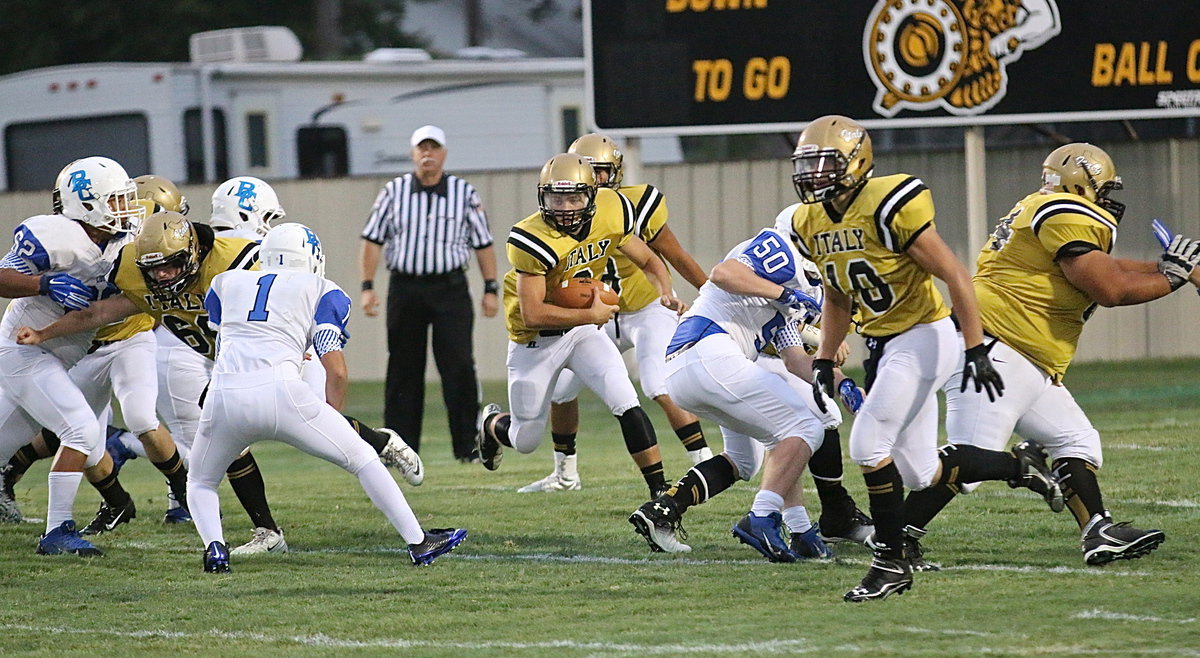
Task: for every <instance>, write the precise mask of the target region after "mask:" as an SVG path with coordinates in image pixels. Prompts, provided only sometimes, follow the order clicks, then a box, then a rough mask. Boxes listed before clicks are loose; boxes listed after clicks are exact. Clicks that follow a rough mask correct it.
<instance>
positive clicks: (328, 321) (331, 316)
mask: <svg viewBox="0 0 1200 658" xmlns="http://www.w3.org/2000/svg"><path fill="white" fill-rule="evenodd" d="M313 319H314V320H316V323H317V328H318V329H320V328H321V327H330V326H332V327H334V328H336V329H337V330H338V331H340V332H342V335H344V336H349V335H350V332H349V331H347V330H346V323H348V322H349V321H350V298H349V297H348V296H346V293H344V292H342V290H341V289H340V288H335V289H333V290H330V291H329V292H327V293H325V294H324V295H322V296H321V300H320V301H318V302H317V312H316V314H314V315H313Z"/></svg>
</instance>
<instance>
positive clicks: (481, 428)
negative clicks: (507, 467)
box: [475, 403, 504, 471]
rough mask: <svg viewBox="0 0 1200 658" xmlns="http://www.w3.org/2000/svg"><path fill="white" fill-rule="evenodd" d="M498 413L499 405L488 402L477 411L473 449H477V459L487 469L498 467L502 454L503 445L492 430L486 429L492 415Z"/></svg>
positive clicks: (492, 469)
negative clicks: (477, 417)
mask: <svg viewBox="0 0 1200 658" xmlns="http://www.w3.org/2000/svg"><path fill="white" fill-rule="evenodd" d="M499 414H500V405H498V404H494V403H493V404H489V405H487V406H486V407H484V408H483V409H481V410H480V411H479V420H478V422H477V423H476V425H477V427H476V428H475V449H476V450H477V451H479V461H480V462H481V463H482V464H483V467H484V468H486V469H487V470H489V471H494V470H496V469H497V468H500V459H501V458H502V457H503V456H504V446H503V445H502V444H501V443H500V440H499V439H497V438H496V436H495V435H494V434H493V433H492V432H488V431H487V426H488V423H490V422H491V421H492V417H493V416H497V415H499Z"/></svg>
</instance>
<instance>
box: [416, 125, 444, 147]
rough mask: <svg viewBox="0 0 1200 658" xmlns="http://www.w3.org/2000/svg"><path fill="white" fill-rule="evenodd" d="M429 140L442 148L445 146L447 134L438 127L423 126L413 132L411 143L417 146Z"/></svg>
mask: <svg viewBox="0 0 1200 658" xmlns="http://www.w3.org/2000/svg"><path fill="white" fill-rule="evenodd" d="M427 139H432V140H433V141H435V142H437V143H438V144H440V145H441V146H445V145H446V132H445V131H444V130H442V129H441V128H438V127H437V126H421V127H420V128H417V129H416V130H414V131H413V134H412V139H410V140H409V141H410V142H412V145H413V146H416V145H417V144H420V143H421V142H423V141H425V140H427Z"/></svg>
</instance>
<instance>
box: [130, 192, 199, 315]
mask: <svg viewBox="0 0 1200 658" xmlns="http://www.w3.org/2000/svg"><path fill="white" fill-rule="evenodd" d="M134 245H135V247H136V251H137V261H136V262H137V266H138V269H140V270H141V271H142V277H143V278H145V279H146V286H147V287H149V288H150V292H152V293H154V296H155V297H157V298H158V299H172V298H174V297H175V296H177V295H178V294H179V293H181V292H183V291H184V289H186V288H187V287H188V286H189V285H191V284H192V282H193V281H195V280H196V277H197V276H199V274H200V240H199V238H198V237H197V236H196V229H195V227H193V226H192V223H191V222H189V221H188V220H187V218H186V217H184V216H183V215H181V214H179V213H177V212H172V211H169V210H166V211H163V212H156V213H154V214H153V215H151V216H150V217H149V218H148V219H147V220H146V222H145V225H144V226H143V228H142V232H141V233H140V234H139V235H138V237H137V239H136V240H135V241H134Z"/></svg>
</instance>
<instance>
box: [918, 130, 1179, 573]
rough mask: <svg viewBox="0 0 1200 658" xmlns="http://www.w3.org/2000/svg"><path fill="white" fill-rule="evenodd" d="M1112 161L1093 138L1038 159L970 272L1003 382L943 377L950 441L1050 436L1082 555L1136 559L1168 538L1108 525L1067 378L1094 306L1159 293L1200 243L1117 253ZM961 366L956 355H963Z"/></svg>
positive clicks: (1091, 444) (1096, 441) (926, 508)
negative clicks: (1032, 183) (990, 384)
mask: <svg viewBox="0 0 1200 658" xmlns="http://www.w3.org/2000/svg"><path fill="white" fill-rule="evenodd" d="M1119 189H1121V177H1120V176H1118V175H1117V172H1116V168H1115V167H1114V166H1113V162H1112V159H1111V158H1110V157H1109V156H1108V154H1107V153H1105V152H1104V151H1103V150H1102V149H1100V148H1099V147H1097V146H1093V145H1091V144H1080V143H1076V144H1067V145H1065V146H1061V147H1059V148H1057V149H1055V150H1054V151H1052V152H1051V153H1050V155H1048V156H1047V157H1046V160H1045V161H1044V162H1043V163H1042V186H1041V188H1040V189H1039V190H1038V191H1036V192H1034V193H1033V194H1030V195H1028V196H1026V197H1024V198H1023V199H1021V200H1020V201H1018V202H1017V203H1016V205H1015V206H1013V208H1012V210H1011V211H1009V212H1008V214H1006V215H1005V216H1004V217H1003V218H1001V219H1000V221H999V223H998V224H997V225H996V228H995V230H994V231H993V232H992V235H991V237H989V238H988V241H987V243H986V244H984V246H983V250H982V251H980V253H979V260H978V270H977V272H976V274H975V277H974V279H973V282H974V285H975V294H976V295H977V296H978V298H979V306H980V309H979V310H980V314H981V316H982V320H983V330H984V332H986V334H987V335H988V336H992V337H994V340H997V342H996V343H995V345H994V347H993V348H992V355H993V356H995V368H996V370H997V371H999V373H1000V374H1001V376H1002V377H1004V381H1005V383H1007V384H1009V389H1008V391H1007V392H1006V394H1005V396H1004V398H1002V399H1001V400H997V401H996V403H995V404H988V403H987V402H986V401H985V400H984V399H983V396H982V395H981V394H979V393H976V392H975V391H973V390H970V389H968V390H965V391H962V390H959V388H958V387H957V386H950V385H949V384H947V385H946V387H945V391H946V414H947V418H946V431H947V439H948V440H949V442H950V444H951V446H960V447H961V446H979V447H981V448H989V449H993V450H995V449H999V448H1002V447H1003V446H1005V445H1006V444H1007V442H1008V439H1009V437H1010V436H1011V435H1012V433H1013V432H1014V431H1015V432H1016V433H1017V434H1018V435H1019V436H1020V437H1022V438H1024V439H1031V440H1035V441H1038V442H1040V443H1042V444H1043V445H1045V446H1046V450H1047V451H1048V452H1049V454H1050V457H1051V459H1052V460H1053V467H1054V471H1055V474H1056V475H1057V476H1058V477H1059V479H1060V480H1061V481H1062V487H1063V494H1064V495H1065V496H1066V499H1067V507H1068V508H1070V510H1071V513H1072V514H1073V515H1074V517H1075V520H1076V522H1078V524H1079V528H1080V531H1081V533H1082V537H1081V539H1082V541H1081V546H1082V549H1083V557H1084V560H1085V562H1086V563H1087V564H1091V565H1099V564H1106V563H1108V562H1111V561H1113V560H1122V559H1126V560H1127V559H1133V558H1138V557H1141V556H1143V555H1145V554H1147V553H1149V552H1150V551H1153V550H1154V549H1155V548H1157V547H1158V545H1159V544H1161V543H1162V542H1163V540H1164V539H1166V536H1165V534H1164V533H1163V532H1162V531H1161V530H1142V529H1139V528H1135V527H1133V526H1130V525H1128V524H1126V523H1113V519H1112V515H1111V514H1110V513H1109V511H1108V510H1107V509H1106V508H1105V506H1104V499H1103V498H1102V496H1101V494H1100V484H1099V482H1098V481H1097V479H1096V471H1098V470H1099V469H1100V466H1101V465H1102V463H1103V456H1102V451H1101V446H1100V434H1099V433H1098V432H1097V431H1096V428H1094V427H1093V426H1092V424H1091V422H1089V421H1088V419H1087V416H1086V415H1085V414H1084V412H1083V409H1081V408H1080V407H1079V404H1078V403H1077V402H1075V399H1074V398H1073V397H1071V392H1070V391H1068V390H1067V388H1066V387H1065V386H1063V383H1062V380H1063V376H1064V374H1065V373H1066V370H1067V367H1068V366H1069V365H1070V363H1071V359H1072V357H1074V355H1075V349H1076V346H1077V344H1078V342H1079V335H1080V333H1081V332H1082V330H1083V324H1084V322H1086V321H1087V319H1088V318H1089V317H1090V316H1091V314H1092V312H1093V311H1094V310H1095V308H1096V306H1097V305H1100V306H1106V307H1111V306H1127V305H1131V304H1142V303H1145V302H1149V301H1151V300H1155V299H1158V298H1160V297H1165V296H1166V295H1168V294H1170V293H1171V292H1172V291H1174V290H1176V289H1178V288H1179V287H1181V286H1183V284H1184V283H1185V282H1186V281H1187V280H1188V277H1189V275H1190V273H1191V271H1192V269H1193V268H1194V267H1195V266H1196V264H1197V262H1200V244H1198V243H1196V242H1193V241H1191V240H1186V239H1183V238H1181V237H1176V238H1175V240H1174V241H1173V242H1172V243H1171V244H1170V245H1169V246H1168V248H1167V249H1166V251H1164V252H1163V254H1162V257H1161V258H1160V260H1159V261H1158V262H1157V263H1156V262H1143V261H1132V260H1126V259H1120V258H1114V257H1113V256H1112V255H1111V254H1112V249H1113V245H1114V243H1115V242H1116V237H1117V224H1118V223H1119V222H1120V221H1121V216H1122V214H1123V213H1124V210H1125V207H1124V205H1123V204H1121V203H1119V202H1117V201H1116V200H1114V199H1113V198H1112V194H1113V192H1115V191H1117V190H1119ZM958 368H959V369H960V370H961V369H962V368H963V364H962V363H961V362H960V363H959V364H958ZM957 492H958V491H957V489H956V488H955V487H952V486H949V485H938V486H936V487H931V488H930V489H927V490H925V491H922V492H918V493H920V494H922V495H921V496H920V497H918V496H917V494H915V493H914V494H912V495H911V496H910V497H909V501H908V502H907V503H906V511H907V522H908V523H909V525H910V526H911V527H912V531H914V532H915V533H916V534H918V535H919V534H923V533H924V531H925V529H926V527H927V524H928V523H929V522H930V521H931V520H932V519H933V517H934V515H936V514H937V513H938V511H939V510H941V509H942V508H943V507H944V506H945V505H946V504H948V503H949V502H950V500H951V499H952V498H953V497H954V495H955V494H956V493H957Z"/></svg>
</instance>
